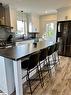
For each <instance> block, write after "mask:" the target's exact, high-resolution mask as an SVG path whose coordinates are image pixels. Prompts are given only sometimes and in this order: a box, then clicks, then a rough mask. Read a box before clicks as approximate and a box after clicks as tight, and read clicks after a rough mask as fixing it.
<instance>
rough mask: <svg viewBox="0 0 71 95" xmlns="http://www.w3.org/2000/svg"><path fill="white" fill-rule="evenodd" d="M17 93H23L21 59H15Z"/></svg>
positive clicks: (20, 94) (18, 94) (19, 94)
mask: <svg viewBox="0 0 71 95" xmlns="http://www.w3.org/2000/svg"><path fill="white" fill-rule="evenodd" d="M13 66H14V80H15V89H16V95H23V86H22V70H21V60H19V61H13Z"/></svg>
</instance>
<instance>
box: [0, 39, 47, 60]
mask: <svg viewBox="0 0 71 95" xmlns="http://www.w3.org/2000/svg"><path fill="white" fill-rule="evenodd" d="M46 47H48V44H47V41H40V42H38V43H37V46H36V47H34V44H24V45H21V46H14V47H10V48H4V49H0V56H3V57H6V58H9V59H12V60H19V59H21V58H23V57H26V56H27V55H29V54H31V53H33V52H36V51H39V50H40V49H43V48H46Z"/></svg>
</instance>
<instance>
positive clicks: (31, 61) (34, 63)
mask: <svg viewBox="0 0 71 95" xmlns="http://www.w3.org/2000/svg"><path fill="white" fill-rule="evenodd" d="M38 63H39V52H35V53H33V54H31V55H30V56H29V57H28V58H27V60H25V61H22V63H21V66H22V69H24V70H26V71H27V75H26V78H27V82H28V86H29V88H30V94H31V95H32V93H33V92H34V90H35V89H36V87H37V86H36V87H35V88H34V89H33V90H32V84H31V81H39V82H40V83H41V86H42V87H43V84H42V77H41V74H42V73H40V72H41V71H39V64H38ZM35 69H36V70H37V74H38V77H39V78H38V79H36V78H35V79H31V78H30V76H29V74H30V73H31V72H32V71H33V70H35ZM23 78H24V77H23Z"/></svg>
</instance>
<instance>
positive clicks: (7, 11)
mask: <svg viewBox="0 0 71 95" xmlns="http://www.w3.org/2000/svg"><path fill="white" fill-rule="evenodd" d="M4 17H5V25H7V26H11V24H10V11H9V6H8V5H6V6H5V15H4Z"/></svg>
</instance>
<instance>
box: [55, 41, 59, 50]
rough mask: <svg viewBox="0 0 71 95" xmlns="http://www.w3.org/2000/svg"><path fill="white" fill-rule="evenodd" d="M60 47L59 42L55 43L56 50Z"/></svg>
mask: <svg viewBox="0 0 71 95" xmlns="http://www.w3.org/2000/svg"><path fill="white" fill-rule="evenodd" d="M58 49H59V43H56V44H55V51H57V50H58Z"/></svg>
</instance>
